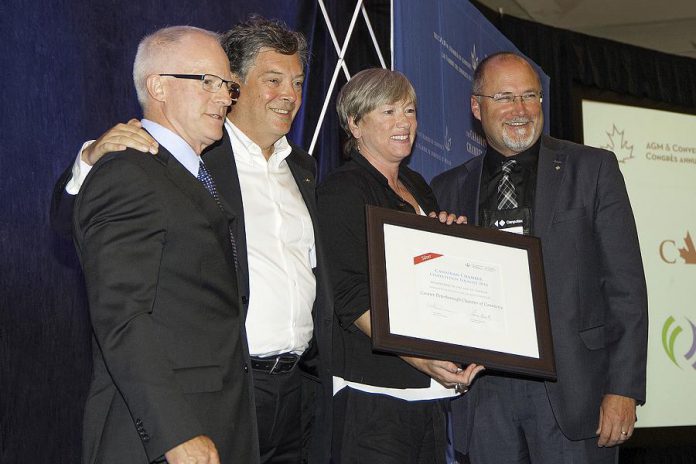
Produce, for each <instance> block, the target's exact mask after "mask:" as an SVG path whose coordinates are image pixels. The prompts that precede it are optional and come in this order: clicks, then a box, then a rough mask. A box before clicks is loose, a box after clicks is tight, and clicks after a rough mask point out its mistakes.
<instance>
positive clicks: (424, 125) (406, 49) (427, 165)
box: [392, 0, 551, 181]
mask: <svg viewBox="0 0 696 464" xmlns="http://www.w3.org/2000/svg"><path fill="white" fill-rule="evenodd" d="M393 10H394V12H393V20H394V24H393V29H392V33H393V45H392V56H393V58H394V61H393V68H394V69H396V70H398V71H401V72H403V73H404V74H405V75H406V76H408V78H409V79H410V80H411V82H412V83H413V85H414V87H415V88H416V94H417V96H418V137H417V138H416V144H415V147H414V150H413V154H412V155H411V160H410V161H409V166H410V167H411V168H412V169H415V170H416V171H418V172H419V173H421V174H422V175H423V177H425V179H426V180H427V181H430V179H432V178H433V177H434V176H436V175H437V174H439V173H440V172H442V171H445V170H447V169H450V168H453V167H455V166H458V165H459V164H461V163H463V162H464V161H466V160H468V159H470V158H472V157H474V156H479V155H481V154H483V153H484V152H485V149H486V140H485V138H484V137H483V133H482V132H481V130H480V125H479V124H478V121H476V120H475V119H474V117H473V116H472V115H471V105H470V103H469V100H470V97H471V81H472V77H473V74H474V70H475V69H476V66H477V65H478V63H479V62H480V61H481V60H482V59H484V58H485V57H487V56H488V55H491V54H493V53H495V52H498V51H514V52H519V51H518V49H517V48H516V47H515V46H514V45H513V44H512V42H510V41H509V40H507V39H506V38H505V37H504V36H503V35H502V34H501V33H500V32H499V31H498V30H497V29H496V28H495V27H493V25H492V24H491V23H490V22H488V20H486V19H485V18H484V17H483V15H481V13H480V12H479V11H478V10H477V9H476V8H474V7H473V6H472V5H471V4H470V3H469V2H466V1H461V0H435V1H429V2H423V1H420V0H394V1H393ZM537 70H538V71H539V73H540V75H541V78H542V87H543V91H544V95H549V78H548V76H547V75H546V74H544V72H543V71H542V70H541V68H539V67H537ZM543 105H544V113H545V116H546V123H545V125H544V132H545V133H548V126H549V125H548V121H549V120H550V117H551V115H550V113H549V103H548V97H544V102H543Z"/></svg>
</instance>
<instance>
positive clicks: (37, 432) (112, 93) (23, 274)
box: [0, 0, 342, 464]
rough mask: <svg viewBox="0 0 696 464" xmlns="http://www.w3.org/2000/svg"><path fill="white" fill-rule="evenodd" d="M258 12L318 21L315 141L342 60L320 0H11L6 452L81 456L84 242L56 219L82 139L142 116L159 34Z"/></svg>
mask: <svg viewBox="0 0 696 464" xmlns="http://www.w3.org/2000/svg"><path fill="white" fill-rule="evenodd" d="M339 3H340V2H339ZM329 8H330V11H331V14H335V15H337V16H339V17H340V16H341V15H342V12H340V11H339V12H338V13H336V12H335V10H336V9H335V8H333V9H332V7H331V6H329ZM252 12H258V13H260V14H263V15H264V16H267V17H275V18H280V19H282V20H284V21H285V22H287V23H288V25H289V26H290V27H293V28H296V29H298V30H300V31H302V32H304V33H305V34H306V36H307V38H308V40H309V41H310V44H311V49H312V50H314V52H313V58H314V59H315V60H316V61H317V63H318V67H311V68H310V69H311V70H314V69H316V73H315V72H314V71H312V72H311V73H310V74H309V75H308V78H307V89H308V95H306V96H305V104H304V105H303V107H302V112H301V113H300V114H299V115H298V117H297V120H296V124H295V125H294V129H293V133H292V134H291V136H290V138H291V139H292V140H294V141H296V142H297V143H299V144H300V145H304V146H308V145H309V141H308V140H307V141H305V138H306V137H308V136H309V137H311V131H305V127H308V126H309V127H313V125H314V124H313V122H312V118H314V120H316V115H318V109H317V108H318V107H319V105H320V104H321V101H322V100H323V92H324V88H325V87H326V86H328V82H325V78H324V75H323V73H324V71H323V69H322V67H321V66H322V63H323V62H327V63H328V62H329V61H331V59H333V60H335V54H333V56H332V53H333V52H332V50H333V47H330V46H326V41H327V40H328V36H326V28H325V27H324V26H323V20H322V19H321V16H320V14H319V13H318V6H317V3H316V1H314V0H255V1H253V2H238V1H221V0H195V1H194V0H170V1H164V0H154V1H134V2H126V1H122V2H119V1H115V0H92V1H88V0H70V1H67V0H53V1H45V2H37V1H28V0H14V1H4V0H3V2H2V3H1V4H0V73H1V74H0V75H1V81H0V83H1V85H0V92H2V104H1V105H0V108H2V109H1V110H0V111H1V113H0V118H1V120H0V131H2V132H1V133H2V135H1V136H0V173H2V181H1V182H0V198H2V202H1V203H0V266H1V267H0V279H1V285H0V462H2V463H3V464H4V463H7V464H14V463H30V462H31V463H48V462H51V463H70V464H74V463H77V462H80V434H81V419H82V403H83V400H84V394H85V392H86V388H87V385H88V383H89V376H90V369H91V352H90V331H89V323H88V316H87V311H86V308H85V298H84V291H83V288H82V277H81V275H80V272H79V266H78V264H77V261H76V258H75V253H74V250H73V246H72V243H70V242H69V241H65V240H62V239H60V238H59V237H57V236H55V235H54V234H53V232H52V231H51V230H50V227H49V225H48V210H49V201H50V198H51V193H52V188H53V185H54V183H55V181H56V180H57V178H58V176H59V175H60V173H61V172H62V171H63V170H64V169H65V168H66V167H67V166H69V165H70V163H71V160H72V159H74V157H75V155H76V153H77V150H78V148H79V146H80V144H81V142H82V141H84V140H86V139H90V138H95V137H96V136H98V135H99V134H101V133H102V132H103V131H105V130H106V129H107V128H109V127H111V126H112V125H113V124H114V123H116V122H120V121H126V120H128V119H129V118H131V117H140V109H139V107H138V104H137V101H136V98H135V91H134V89H133V84H132V79H131V68H132V62H133V57H134V55H135V50H136V46H137V43H138V41H139V40H140V39H141V38H142V37H143V36H144V35H145V34H147V33H149V32H152V31H154V30H156V29H158V28H160V27H164V26H167V25H175V24H190V25H194V26H199V27H203V28H206V29H210V30H215V31H220V32H223V31H226V30H227V29H229V28H230V27H231V26H232V25H233V24H234V23H235V22H237V21H239V20H241V19H243V18H245V17H246V16H247V15H248V14H250V13H252ZM315 36H316V37H318V38H317V39H316V40H315ZM310 88H311V91H309V89H310ZM312 94H316V95H320V96H317V97H314V98H313V97H312ZM305 132H310V133H309V135H307V134H306V133H305ZM320 148H321V145H320ZM320 151H321V150H320ZM332 151H333V152H334V153H337V150H332ZM327 164H331V163H327Z"/></svg>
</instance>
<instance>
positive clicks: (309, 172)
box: [50, 130, 333, 464]
mask: <svg viewBox="0 0 696 464" xmlns="http://www.w3.org/2000/svg"><path fill="white" fill-rule="evenodd" d="M148 156H149V155H148ZM203 159H204V160H205V163H206V167H207V168H208V170H209V171H210V173H211V175H212V176H213V177H214V178H215V180H216V183H217V188H218V193H219V194H220V197H221V201H222V203H223V206H224V208H225V210H226V211H227V212H228V213H229V215H230V217H231V220H232V223H231V225H232V227H233V231H234V234H235V237H236V247H237V259H238V291H239V295H240V301H241V310H242V314H243V316H244V317H246V312H247V309H248V306H249V271H248V260H247V248H246V234H245V226H244V208H243V205H242V197H241V189H240V185H239V177H238V174H237V166H236V164H235V161H234V154H233V153H232V145H231V142H230V139H229V136H228V134H227V131H226V130H225V131H223V138H222V139H221V140H219V141H218V142H216V143H214V144H213V145H211V146H210V147H208V148H207V149H206V151H205V152H204V153H203ZM287 162H288V166H289V167H290V171H291V172H292V175H293V177H294V178H295V181H296V182H297V185H298V187H299V190H300V192H301V194H302V198H303V199H304V201H305V203H306V205H307V209H308V211H309V214H310V216H311V219H312V223H313V225H314V234H315V242H316V252H317V253H316V254H317V267H316V268H315V276H316V282H317V290H316V298H315V301H314V307H313V319H314V339H313V342H312V345H311V346H310V347H309V349H308V350H307V352H306V353H305V355H304V356H303V359H302V362H301V369H302V373H303V374H304V375H303V409H304V410H305V412H304V414H303V419H304V420H311V423H312V426H311V427H312V429H311V436H310V434H309V426H310V424H309V423H305V431H304V434H303V435H304V439H305V440H306V441H307V443H305V448H307V449H308V450H309V461H310V462H313V463H314V462H316V463H322V464H323V463H326V462H328V461H329V455H330V449H331V446H330V445H331V439H330V437H331V423H332V419H331V399H332V395H333V391H332V373H331V324H332V312H333V309H332V307H333V306H332V305H333V303H332V300H331V295H330V286H329V280H328V273H327V267H326V262H325V254H324V248H323V246H322V240H321V238H320V234H319V228H318V226H317V207H316V195H315V188H316V162H315V160H314V158H312V157H311V156H310V155H308V154H307V153H306V152H304V151H303V150H301V149H300V148H298V147H296V146H294V145H293V146H292V152H291V154H290V155H289V156H288V158H287ZM71 177H72V166H70V167H69V168H68V169H67V170H66V171H65V172H64V173H63V174H62V175H61V177H60V179H59V180H58V182H57V184H56V186H55V189H54V192H53V198H52V202H51V214H50V217H51V225H52V227H53V229H54V230H55V231H56V232H57V233H58V234H59V235H61V236H63V237H70V236H71V234H72V224H71V221H70V220H69V219H66V218H70V217H71V216H72V211H73V203H74V201H75V197H74V196H73V195H68V194H67V193H66V192H65V186H66V184H67V183H68V181H69V180H70V178H71ZM126 183H127V182H126ZM244 343H245V351H244V354H245V360H246V361H247V362H248V356H249V352H248V346H247V345H246V338H244ZM254 426H255V425H254ZM310 439H311V444H310V443H308V441H309V440H310Z"/></svg>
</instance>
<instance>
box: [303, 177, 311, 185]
mask: <svg viewBox="0 0 696 464" xmlns="http://www.w3.org/2000/svg"><path fill="white" fill-rule="evenodd" d="M304 181H305V182H306V183H308V184H309V183H310V182H312V181H311V180H310V178H309V177H305V179H304Z"/></svg>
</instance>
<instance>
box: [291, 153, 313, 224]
mask: <svg viewBox="0 0 696 464" xmlns="http://www.w3.org/2000/svg"><path fill="white" fill-rule="evenodd" d="M299 156H300V155H299V154H298V153H297V152H296V151H295V149H294V148H293V151H292V153H290V156H288V157H287V161H288V166H289V167H290V172H291V173H292V177H294V178H295V183H296V184H297V187H298V188H299V189H300V193H301V194H302V199H303V200H304V202H305V204H306V205H307V210H309V215H310V216H311V218H312V224H313V225H314V230H316V229H317V227H316V226H317V212H316V205H317V202H316V197H315V192H316V185H315V180H314V173H312V172H311V171H309V170H308V169H305V168H304V167H303V166H302V165H301V164H300V163H299V162H298V157H299Z"/></svg>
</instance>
